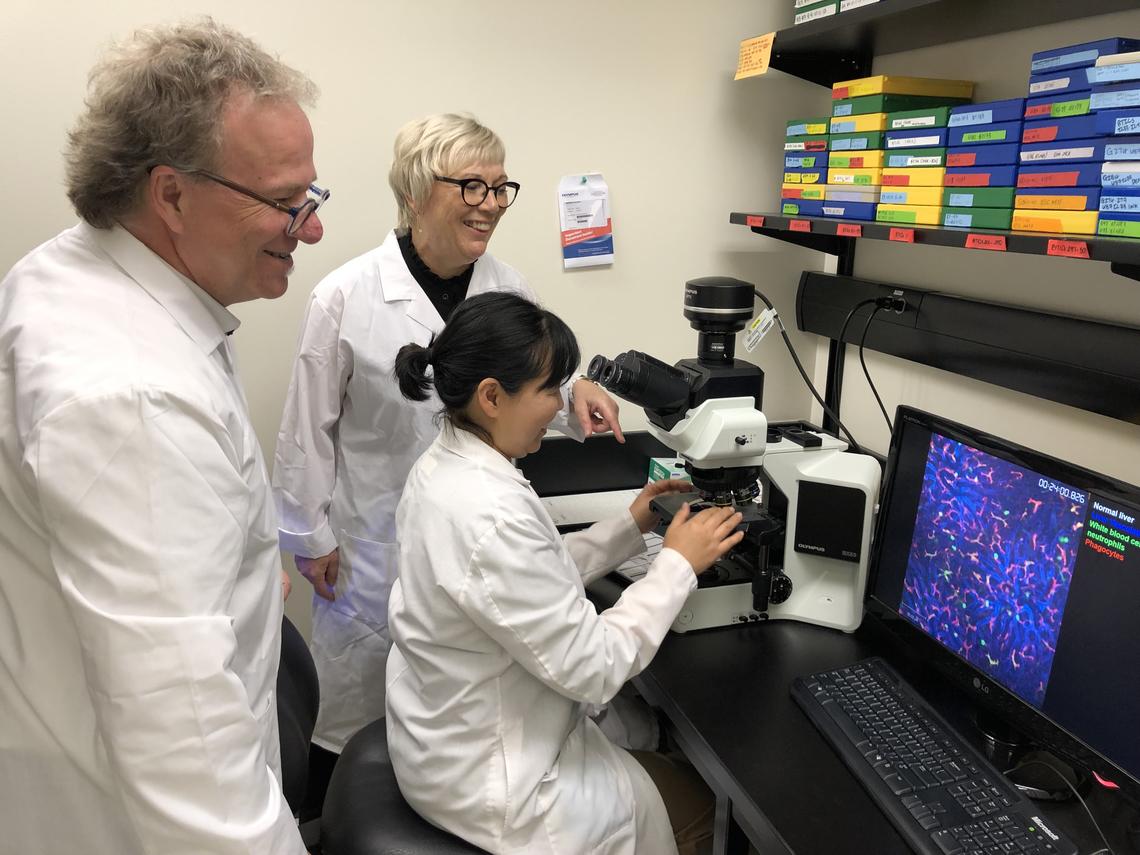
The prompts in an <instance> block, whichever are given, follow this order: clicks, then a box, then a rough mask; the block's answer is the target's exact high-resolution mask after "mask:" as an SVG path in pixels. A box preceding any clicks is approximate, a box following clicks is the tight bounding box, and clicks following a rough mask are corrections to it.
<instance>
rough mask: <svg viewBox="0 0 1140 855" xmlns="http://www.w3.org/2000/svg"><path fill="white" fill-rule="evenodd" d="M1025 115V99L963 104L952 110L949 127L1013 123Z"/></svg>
mask: <svg viewBox="0 0 1140 855" xmlns="http://www.w3.org/2000/svg"><path fill="white" fill-rule="evenodd" d="M1024 113H1025V99H1024V98H1007V99H1006V100H1004V101H986V102H984V103H982V104H962V105H961V106H958V107H953V108H951V110H950V121H949V126H950V127H952V128H957V127H961V126H962V125H993V124H998V123H1000V122H1013V121H1016V120H1018V119H1020V118H1021V117H1022V115H1023V114H1024Z"/></svg>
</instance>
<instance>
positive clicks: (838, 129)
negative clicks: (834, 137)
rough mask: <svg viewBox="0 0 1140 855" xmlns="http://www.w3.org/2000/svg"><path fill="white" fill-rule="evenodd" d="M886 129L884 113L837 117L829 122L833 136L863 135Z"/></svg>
mask: <svg viewBox="0 0 1140 855" xmlns="http://www.w3.org/2000/svg"><path fill="white" fill-rule="evenodd" d="M886 129H887V114H886V113H863V114H862V115H859V116H839V117H837V118H832V120H831V133H833V134H864V133H867V132H868V131H885V130H886Z"/></svg>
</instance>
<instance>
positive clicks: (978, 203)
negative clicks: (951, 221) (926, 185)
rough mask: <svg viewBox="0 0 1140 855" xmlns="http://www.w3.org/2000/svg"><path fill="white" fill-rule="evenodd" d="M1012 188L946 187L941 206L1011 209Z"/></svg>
mask: <svg viewBox="0 0 1140 855" xmlns="http://www.w3.org/2000/svg"><path fill="white" fill-rule="evenodd" d="M1014 190H1015V188H1013V187H947V188H946V190H945V191H944V192H943V194H942V204H943V205H946V206H947V207H949V208H1012V207H1013V197H1014Z"/></svg>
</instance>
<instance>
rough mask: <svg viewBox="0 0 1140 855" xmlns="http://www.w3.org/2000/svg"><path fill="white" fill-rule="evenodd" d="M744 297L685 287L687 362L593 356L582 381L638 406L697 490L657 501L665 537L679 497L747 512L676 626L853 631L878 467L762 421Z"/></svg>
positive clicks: (797, 430)
mask: <svg viewBox="0 0 1140 855" xmlns="http://www.w3.org/2000/svg"><path fill="white" fill-rule="evenodd" d="M754 294H755V292H754V288H753V286H752V285H751V284H749V283H747V282H742V281H740V280H739V279H731V278H727V277H705V278H701V279H693V280H690V281H689V282H686V283H685V307H684V315H685V317H686V318H687V319H688V320H689V324H690V326H692V327H693V328H694V329H696V330H697V336H698V341H697V358H696V359H682V360H681V361H680V362H678V363H677V364H676V365H668V364H666V363H665V362H662V361H661V360H659V359H655V358H654V357H652V356H649V355H648V354H645V353H641V352H640V351H636V350H629V351H626V352H624V353H621V354H619V355H618V356H616V357H614V359H612V360H611V359H607V358H606V357H605V356H602V355H600V354H599V355H598V356H595V357H594V358H593V359H592V360H591V361H590V365H589V369H588V371H587V376H588V377H589V378H590V379H591V380H593V381H594V382H596V383H598V384H600V385H601V386H603V387H604V388H606V389H607V390H609V391H610V392H611V393H613V394H615V395H617V396H619V397H621V398H624V399H625V400H627V401H630V402H631V403H633V404H637V405H638V406H640V407H642V408H643V409H644V410H645V413H646V416H647V417H648V419H649V432H650V433H651V434H652V435H653V436H655V437H656V438H657V439H658V440H660V441H661V442H663V443H664V444H665V445H666V446H668V447H669V448H671V449H673V450H674V451H675V452H676V453H677V454H678V455H679V456H680V457H681V458H682V459H683V460H684V461H685V471H686V472H687V473H688V475H689V476H690V478H691V479H692V482H693V487H694V490H693V491H692V492H686V493H668V494H665V495H663V496H661V497H659V498H658V499H657V500H655V501H654V503H653V504H652V507H653V509H654V510H655V511H657V512H658V513H659V514H660V515H661V519H662V527H661V531H664V528H665V527H667V526H668V524H669V521H670V520H672V518H673V516H674V515H675V514H676V513H677V512H678V511H679V510H680V508H681V505H682V504H683V503H686V502H687V503H689V505H690V507H691V509H692V510H693V511H700V510H702V509H704V508H705V507H708V506H712V505H716V506H728V505H731V506H733V507H735V508H736V510H738V511H740V512H741V513H742V514H743V520H742V522H741V524H740V528H741V529H742V530H743V531H744V538H743V539H742V540H741V542H740V543H739V544H737V546H735V547H734V548H733V549H732V550H731V551H730V552H729V553H727V554H726V555H725V556H724V557H722V558H721V559H720V560H718V561H717V562H716V564H714V565H713V566H712V567H710V568H709V569H708V570H707V571H705V572H704V573H702V574H701V575H700V576H699V577H698V579H697V583H698V587H697V590H696V591H694V592H693V594H692V595H691V596H690V598H689V600H688V602H686V604H685V606H684V608H683V609H682V610H681V613H680V614H679V615H678V616H677V619H676V621H674V623H673V626H672V629H673V630H674V631H675V632H679V633H683V632H689V631H692V630H698V629H707V628H710V627H717V626H727V625H733V624H744V623H755V622H758V621H762V620H777V619H783V620H798V621H803V622H806V623H813V624H818V625H821V626H827V627H832V628H835V629H839V630H843V631H845V632H853V631H854V630H855V629H856V628H857V627H858V626H859V623H860V622H861V621H862V618H863V593H864V590H865V588H866V585H867V566H868V556H869V552H870V549H869V547H870V539H871V529H872V517H873V515H874V513H875V510H876V501H877V497H878V492H879V478H880V474H881V473H880V468H879V464H878V462H877V461H876V460H875V459H874V458H872V457H870V456H868V455H865V454H856V453H851V452H848V451H847V443H845V442H843V441H842V440H840V439H837V438H835V437H833V436H830V435H828V434H824V433H821V432H819V431H816V430H812V429H810V427H809V426H807V425H804V424H802V423H796V424H786V425H781V424H773V425H769V424H768V421H767V419H766V418H765V416H764V413H763V411H762V410H761V409H760V405H761V400H762V397H763V391H764V372H763V371H761V370H760V368H759V367H757V366H756V365H753V364H752V363H750V362H745V361H743V360H739V359H736V358H734V354H735V349H736V334H737V333H738V332H740V331H741V330H743V329H744V328H745V325H747V324H748V322H749V321H750V320H751V319H752V309H753V305H754V302H753V301H754Z"/></svg>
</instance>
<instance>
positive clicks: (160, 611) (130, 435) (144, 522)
mask: <svg viewBox="0 0 1140 855" xmlns="http://www.w3.org/2000/svg"><path fill="white" fill-rule="evenodd" d="M236 325H237V322H236V319H234V317H233V316H232V315H231V314H230V313H229V312H227V311H226V310H225V309H224V308H223V307H222V306H220V305H219V304H218V303H216V302H214V301H213V300H211V299H210V298H209V297H208V296H207V295H206V294H205V293H204V292H202V291H200V290H199V289H197V287H196V286H195V285H193V283H191V282H190V281H189V280H187V279H185V278H183V277H182V276H180V275H179V274H177V273H176V272H175V271H174V270H172V269H171V268H170V267H169V266H167V265H166V264H165V263H164V262H163V261H162V260H161V259H159V258H158V256H156V255H154V254H153V253H152V252H151V251H150V250H148V249H147V248H146V247H145V246H143V245H142V244H141V243H139V242H138V241H137V240H135V238H133V237H132V236H131V235H130V234H129V233H127V232H126V231H124V230H123V229H121V228H119V227H115V228H113V229H110V230H97V229H93V228H91V227H90V226H87V225H85V224H80V225H78V226H75V227H74V228H71V229H68V230H67V231H65V232H63V233H62V234H60V235H59V236H58V237H56V238H55V239H53V240H51V241H49V242H48V243H46V244H44V245H43V246H41V247H39V248H38V249H36V250H34V251H33V252H32V253H30V254H29V255H28V256H26V257H25V258H24V259H23V260H21V261H20V262H19V263H18V264H17V265H16V266H15V267H14V268H13V269H12V271H11V273H10V274H9V275H8V276H7V278H5V280H4V282H3V283H2V284H0V401H3V406H4V407H5V409H6V412H5V414H4V417H3V418H2V419H0V568H2V570H0V788H2V792H0V840H3V843H2V844H0V848H2V849H4V851H10V852H19V853H22V854H23V855H30V854H31V853H44V855H49V853H50V855H56V853H72V852H75V853H79V852H84V853H86V852H90V853H114V855H143V853H150V855H153V853H162V855H201V853H203V852H209V853H212V855H221V854H222V853H226V855H237V853H241V855H250V853H264V855H270V853H272V855H280V853H294V855H301V853H303V852H304V846H303V844H302V842H301V837H300V834H299V833H298V831H297V826H296V823H295V821H294V820H293V817H292V816H291V814H290V811H289V808H288V806H287V805H286V803H285V800H284V797H283V796H282V793H281V787H280V783H279V781H280V748H279V743H278V735H277V715H276V701H275V698H274V688H275V681H276V675H277V662H278V657H279V655H280V633H281V612H282V602H281V577H280V566H281V565H280V560H279V556H278V553H277V547H276V520H275V517H274V513H273V506H272V499H271V495H270V491H269V485H268V480H267V477H266V472H265V465H264V463H263V461H262V457H261V453H260V451H259V449H258V445H257V439H256V437H255V436H254V432H253V429H252V427H251V425H250V422H249V417H248V413H247V410H246V403H245V400H244V397H243V395H242V391H241V388H240V386H239V384H238V381H237V378H236V376H235V373H234V368H233V362H232V354H231V352H230V348H229V340H228V339H227V338H226V335H225V333H226V332H227V331H229V330H232V329H233V328H234V327H235V326H236Z"/></svg>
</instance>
